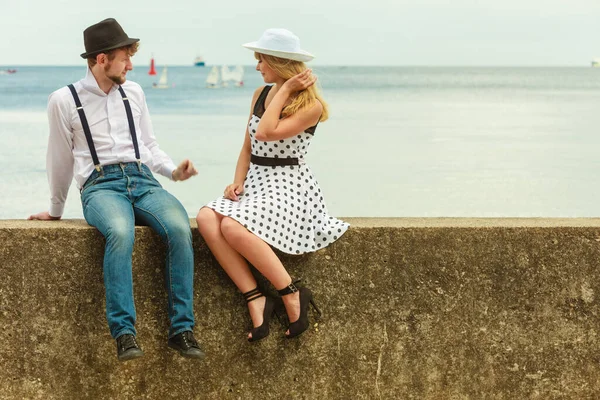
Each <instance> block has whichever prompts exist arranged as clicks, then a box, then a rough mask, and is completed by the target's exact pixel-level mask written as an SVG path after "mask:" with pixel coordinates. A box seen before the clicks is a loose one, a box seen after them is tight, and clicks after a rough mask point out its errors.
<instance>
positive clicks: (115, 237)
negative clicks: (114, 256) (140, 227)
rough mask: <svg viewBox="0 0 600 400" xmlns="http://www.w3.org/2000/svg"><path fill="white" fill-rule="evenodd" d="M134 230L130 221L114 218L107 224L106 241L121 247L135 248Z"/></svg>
mask: <svg viewBox="0 0 600 400" xmlns="http://www.w3.org/2000/svg"><path fill="white" fill-rule="evenodd" d="M134 229H135V227H134V225H133V224H131V222H130V221H128V220H126V219H124V218H113V219H112V220H111V221H110V222H108V223H107V227H106V235H105V236H106V240H107V242H111V243H115V244H118V245H119V246H133V241H134Z"/></svg>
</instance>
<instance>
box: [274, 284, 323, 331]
mask: <svg viewBox="0 0 600 400" xmlns="http://www.w3.org/2000/svg"><path fill="white" fill-rule="evenodd" d="M298 282H300V280H297V281H295V282H292V283H290V284H289V285H287V286H286V287H284V288H283V289H281V290H278V291H277V293H279V295H280V296H282V297H283V296H287V295H288V294H292V293H296V292H300V317H299V318H298V319H297V320H296V321H294V322H291V323H290V325H289V326H288V330H289V331H290V333H289V334H288V335H286V336H285V337H286V339H292V338H295V337H297V336H299V335H300V334H302V333H304V331H306V330H307V329H308V326H309V323H308V305H309V304H310V305H311V306H313V308H314V310H315V311H316V312H317V316H318V317H321V310H319V307H317V304H316V303H315V301H314V299H313V294H312V292H311V291H310V289H308V288H305V287H301V288H300V289H298V288H297V287H296V285H295V284H296V283H298Z"/></svg>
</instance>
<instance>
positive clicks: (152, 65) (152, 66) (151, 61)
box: [148, 57, 156, 75]
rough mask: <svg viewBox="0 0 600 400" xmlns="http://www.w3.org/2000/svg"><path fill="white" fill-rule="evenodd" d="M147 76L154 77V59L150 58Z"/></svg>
mask: <svg viewBox="0 0 600 400" xmlns="http://www.w3.org/2000/svg"><path fill="white" fill-rule="evenodd" d="M148 75H156V68H155V67H154V57H152V58H150V70H148Z"/></svg>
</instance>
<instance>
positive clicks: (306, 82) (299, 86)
mask: <svg viewBox="0 0 600 400" xmlns="http://www.w3.org/2000/svg"><path fill="white" fill-rule="evenodd" d="M316 81H317V77H316V76H314V75H313V74H312V69H305V70H304V71H303V72H300V73H299V74H298V75H295V76H293V77H291V78H290V79H288V80H287V81H285V83H284V84H283V85H282V86H281V90H286V91H287V92H288V93H290V94H292V93H296V92H300V91H302V90H304V89H306V88H308V87H311V86H312V85H314V84H315V82H316Z"/></svg>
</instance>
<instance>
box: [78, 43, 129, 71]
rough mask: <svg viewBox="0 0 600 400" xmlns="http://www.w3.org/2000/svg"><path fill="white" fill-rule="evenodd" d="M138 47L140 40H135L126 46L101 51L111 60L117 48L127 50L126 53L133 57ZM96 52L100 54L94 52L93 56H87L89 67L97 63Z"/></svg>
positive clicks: (115, 54)
mask: <svg viewBox="0 0 600 400" xmlns="http://www.w3.org/2000/svg"><path fill="white" fill-rule="evenodd" d="M139 48H140V42H135V43H132V44H130V45H128V46H123V47H119V48H118V49H112V50H109V51H103V52H102V53H104V54H106V56H107V57H108V61H112V60H114V59H115V57H116V56H117V50H125V51H126V52H127V54H129V57H133V56H134V55H135V53H137V51H138V49H139ZM98 54H100V53H97V54H94V55H93V56H89V57H88V58H87V62H88V66H89V67H90V68H92V67H93V66H94V65H96V64H97V61H96V56H97V55H98Z"/></svg>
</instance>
